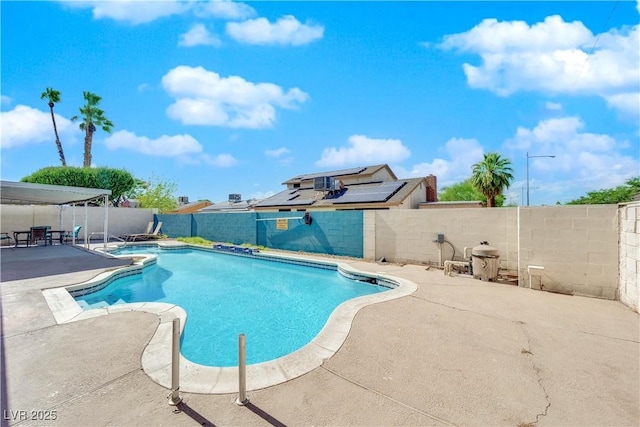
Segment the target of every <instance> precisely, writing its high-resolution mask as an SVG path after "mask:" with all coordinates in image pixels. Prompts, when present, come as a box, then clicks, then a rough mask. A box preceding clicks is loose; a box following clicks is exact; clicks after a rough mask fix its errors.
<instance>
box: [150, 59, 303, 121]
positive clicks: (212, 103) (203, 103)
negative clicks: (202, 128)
mask: <svg viewBox="0 0 640 427" xmlns="http://www.w3.org/2000/svg"><path fill="white" fill-rule="evenodd" d="M162 86H163V88H164V89H165V90H166V91H167V93H168V94H169V95H171V96H173V97H174V98H175V99H176V101H175V102H174V103H173V104H171V105H170V106H169V107H168V108H167V114H168V116H169V117H171V118H172V119H175V120H179V121H181V122H182V123H183V124H189V125H206V126H225V127H231V128H252V129H259V128H266V127H270V126H272V125H273V124H274V123H275V121H276V107H280V108H286V109H294V108H297V107H298V106H299V104H301V103H303V102H305V101H306V100H307V98H308V95H307V94H306V93H304V92H303V91H301V90H300V89H298V88H293V89H289V90H287V91H284V90H283V89H282V88H281V87H280V86H278V85H276V84H273V83H252V82H249V81H246V80H245V79H243V78H242V77H239V76H229V77H221V76H220V75H219V74H217V73H215V72H213V71H208V70H205V69H204V68H202V67H189V66H178V67H176V68H174V69H172V70H170V71H169V72H168V73H167V74H165V75H164V76H163V77H162Z"/></svg>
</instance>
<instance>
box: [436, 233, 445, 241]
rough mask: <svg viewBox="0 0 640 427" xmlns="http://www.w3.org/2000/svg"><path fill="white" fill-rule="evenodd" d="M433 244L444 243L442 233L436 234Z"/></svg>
mask: <svg viewBox="0 0 640 427" xmlns="http://www.w3.org/2000/svg"><path fill="white" fill-rule="evenodd" d="M434 242H435V243H444V233H438V234H436V238H435V240H434Z"/></svg>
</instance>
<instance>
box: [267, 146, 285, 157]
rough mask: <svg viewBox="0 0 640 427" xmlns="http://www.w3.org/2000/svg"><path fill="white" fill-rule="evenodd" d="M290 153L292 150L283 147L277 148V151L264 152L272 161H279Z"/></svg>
mask: <svg viewBox="0 0 640 427" xmlns="http://www.w3.org/2000/svg"><path fill="white" fill-rule="evenodd" d="M290 152H291V150H289V149H288V148H285V147H281V148H276V149H275V150H267V151H265V152H264V155H265V156H267V157H270V158H272V159H277V158H279V157H282V156H283V155H285V154H287V153H290Z"/></svg>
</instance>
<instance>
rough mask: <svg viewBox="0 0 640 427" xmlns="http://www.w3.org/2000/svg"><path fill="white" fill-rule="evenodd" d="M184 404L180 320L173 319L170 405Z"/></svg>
mask: <svg viewBox="0 0 640 427" xmlns="http://www.w3.org/2000/svg"><path fill="white" fill-rule="evenodd" d="M180 402H182V398H181V397H180V318H178V317H176V318H175V319H173V342H172V346H171V394H170V395H169V405H171V406H176V405H177V404H178V403H180Z"/></svg>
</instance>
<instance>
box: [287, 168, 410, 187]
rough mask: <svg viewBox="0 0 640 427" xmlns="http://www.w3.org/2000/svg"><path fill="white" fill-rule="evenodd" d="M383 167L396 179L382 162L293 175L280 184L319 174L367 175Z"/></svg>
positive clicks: (305, 179)
mask: <svg viewBox="0 0 640 427" xmlns="http://www.w3.org/2000/svg"><path fill="white" fill-rule="evenodd" d="M383 168H387V170H388V171H389V174H390V175H391V177H392V178H393V179H397V178H396V176H395V174H394V173H393V171H392V170H391V168H389V166H388V165H386V164H384V165H373V166H360V167H356V168H350V169H340V170H335V171H326V172H316V173H309V174H303V175H298V176H294V177H293V178H289V179H288V180H286V181H285V182H283V183H282V184H284V185H287V184H296V183H300V182H302V181H309V180H312V179H314V178H317V177H320V176H332V177H345V176H367V175H373V174H374V173H376V172H378V171H379V170H380V169H383Z"/></svg>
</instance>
